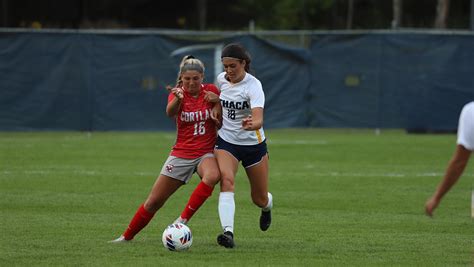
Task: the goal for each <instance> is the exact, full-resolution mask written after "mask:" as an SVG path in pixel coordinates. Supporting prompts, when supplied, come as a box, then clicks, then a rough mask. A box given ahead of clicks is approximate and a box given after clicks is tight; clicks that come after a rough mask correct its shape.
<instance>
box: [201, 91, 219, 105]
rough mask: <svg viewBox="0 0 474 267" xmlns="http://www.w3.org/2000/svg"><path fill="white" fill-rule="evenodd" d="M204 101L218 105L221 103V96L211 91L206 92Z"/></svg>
mask: <svg viewBox="0 0 474 267" xmlns="http://www.w3.org/2000/svg"><path fill="white" fill-rule="evenodd" d="M204 100H206V101H207V102H209V103H217V102H219V96H218V95H217V94H216V93H214V92H211V91H205V92H204Z"/></svg>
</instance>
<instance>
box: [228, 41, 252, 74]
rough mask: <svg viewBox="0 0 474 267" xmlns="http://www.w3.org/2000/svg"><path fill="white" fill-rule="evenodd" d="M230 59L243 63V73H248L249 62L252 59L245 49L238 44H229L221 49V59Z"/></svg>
mask: <svg viewBox="0 0 474 267" xmlns="http://www.w3.org/2000/svg"><path fill="white" fill-rule="evenodd" d="M224 57H231V58H236V59H240V60H243V61H245V71H246V72H250V62H252V58H251V57H250V54H249V53H248V52H247V50H246V49H245V47H244V46H243V45H241V44H239V43H230V44H228V45H226V46H224V48H223V49H222V53H221V59H222V58H224Z"/></svg>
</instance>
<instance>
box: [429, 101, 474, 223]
mask: <svg viewBox="0 0 474 267" xmlns="http://www.w3.org/2000/svg"><path fill="white" fill-rule="evenodd" d="M472 151H474V101H473V102H470V103H468V104H466V105H465V106H464V108H463V109H462V111H461V115H460V116H459V125H458V138H457V146H456V151H455V152H454V155H453V157H452V159H451V161H450V162H449V164H448V167H447V169H446V172H445V174H444V178H443V180H442V181H441V182H440V184H439V185H438V188H437V189H436V191H435V192H434V194H433V195H432V196H431V197H430V198H429V199H428V200H427V201H426V204H425V212H426V214H427V215H428V216H433V212H434V210H435V209H436V207H438V205H439V203H440V202H441V199H442V198H443V196H444V195H445V194H446V193H447V192H448V191H449V189H451V187H452V186H453V185H454V184H455V183H456V182H457V181H458V179H459V177H460V176H461V175H462V173H463V172H464V169H465V168H466V165H467V163H468V161H469V157H470V156H471V153H472Z"/></svg>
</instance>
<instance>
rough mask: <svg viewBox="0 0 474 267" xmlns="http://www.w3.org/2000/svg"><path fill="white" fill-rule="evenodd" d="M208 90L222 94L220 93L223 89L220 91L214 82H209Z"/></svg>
mask: <svg viewBox="0 0 474 267" xmlns="http://www.w3.org/2000/svg"><path fill="white" fill-rule="evenodd" d="M206 90H207V91H211V92H213V93H214V94H216V95H220V94H221V91H220V90H219V89H218V88H217V87H216V86H215V85H214V84H212V83H209V84H207V86H206Z"/></svg>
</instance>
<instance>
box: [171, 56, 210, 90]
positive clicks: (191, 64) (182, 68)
mask: <svg viewBox="0 0 474 267" xmlns="http://www.w3.org/2000/svg"><path fill="white" fill-rule="evenodd" d="M188 70H195V71H197V72H199V73H201V74H204V71H205V68H204V64H203V63H202V61H201V60H199V59H197V58H195V57H194V56H192V55H187V56H184V57H183V59H182V60H181V63H180V64H179V72H178V78H177V79H176V86H177V87H179V86H181V84H182V81H181V74H183V73H184V72H186V71H188Z"/></svg>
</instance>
